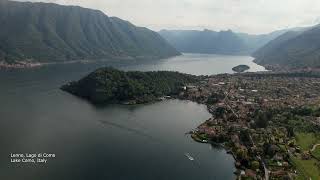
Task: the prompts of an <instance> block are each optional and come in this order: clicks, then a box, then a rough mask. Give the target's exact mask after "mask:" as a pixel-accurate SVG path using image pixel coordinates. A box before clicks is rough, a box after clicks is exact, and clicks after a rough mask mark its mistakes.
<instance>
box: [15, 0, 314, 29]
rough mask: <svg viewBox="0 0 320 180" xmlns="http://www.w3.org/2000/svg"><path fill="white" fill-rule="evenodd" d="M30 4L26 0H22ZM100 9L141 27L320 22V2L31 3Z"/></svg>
mask: <svg viewBox="0 0 320 180" xmlns="http://www.w3.org/2000/svg"><path fill="white" fill-rule="evenodd" d="M20 1H26V0H20ZM28 1H42V2H53V3H58V4H64V5H79V6H83V7H87V8H92V9H99V10H101V11H103V12H104V13H106V14H107V15H109V16H117V17H119V18H122V19H125V20H128V21H130V22H132V23H134V24H136V25H138V26H144V27H148V28H150V29H152V30H156V31H157V30H161V29H198V30H199V29H211V30H226V29H232V30H234V31H237V32H246V33H252V34H261V33H268V32H271V31H274V30H279V29H285V28H291V27H298V26H311V25H315V24H318V23H319V22H320V17H319V11H320V1H318V0H280V1H279V0H197V1H195V0H175V1H173V0H161V1H157V0H121V1H119V0H90V1H88V0H28Z"/></svg>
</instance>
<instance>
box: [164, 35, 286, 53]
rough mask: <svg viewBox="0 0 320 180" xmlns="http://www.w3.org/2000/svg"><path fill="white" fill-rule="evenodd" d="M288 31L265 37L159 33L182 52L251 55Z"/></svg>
mask: <svg viewBox="0 0 320 180" xmlns="http://www.w3.org/2000/svg"><path fill="white" fill-rule="evenodd" d="M286 31H287V30H281V31H275V32H272V33H269V34H263V35H250V34H246V33H235V32H233V31H231V30H228V31H220V32H216V31H211V30H204V31H196V30H161V31H160V32H159V33H160V35H161V36H162V37H164V38H165V39H166V40H167V41H168V42H170V43H171V44H172V45H173V46H174V47H175V48H177V49H178V50H179V51H181V52H187V53H208V54H231V55H232V54H242V55H250V54H251V53H253V52H254V51H255V50H257V49H259V48H260V47H262V46H264V45H265V44H267V43H268V42H269V41H271V40H273V39H274V38H276V37H278V36H279V35H281V34H283V33H285V32H286Z"/></svg>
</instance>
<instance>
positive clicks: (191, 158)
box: [184, 153, 194, 161]
mask: <svg viewBox="0 0 320 180" xmlns="http://www.w3.org/2000/svg"><path fill="white" fill-rule="evenodd" d="M184 155H185V156H186V157H187V158H188V159H189V160H190V161H193V160H194V158H193V157H192V156H191V155H190V154H189V153H185V154H184Z"/></svg>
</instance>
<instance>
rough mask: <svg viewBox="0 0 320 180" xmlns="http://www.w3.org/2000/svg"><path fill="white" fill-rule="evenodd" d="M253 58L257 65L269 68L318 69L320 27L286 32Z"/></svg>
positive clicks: (319, 61) (257, 52)
mask: <svg viewBox="0 0 320 180" xmlns="http://www.w3.org/2000/svg"><path fill="white" fill-rule="evenodd" d="M253 56H254V57H255V58H256V60H255V61H256V62H257V63H259V64H261V65H264V66H270V67H286V68H303V67H320V26H315V27H312V28H306V29H302V30H299V31H290V32H287V33H285V34H283V35H281V36H279V37H278V38H276V39H274V40H273V41H271V42H269V43H268V44H267V45H265V46H264V47H262V48H261V49H259V50H258V51H256V52H255V53H254V54H253Z"/></svg>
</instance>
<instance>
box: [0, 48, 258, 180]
mask: <svg viewBox="0 0 320 180" xmlns="http://www.w3.org/2000/svg"><path fill="white" fill-rule="evenodd" d="M251 61H252V58H251V57H245V56H219V55H200V54H185V55H183V56H180V57H175V58H170V59H166V60H161V61H158V62H157V63H142V64H140V65H134V64H133V63H125V62H121V63H119V62H117V63H115V62H113V63H111V62H110V63H99V64H70V65H52V66H48V67H43V68H38V69H31V70H30V69H29V70H11V71H3V70H2V71H0V100H1V106H0V119H1V120H0V147H1V148H0V179H6V180H16V179H17V180H21V179H24V180H43V179H46V180H56V179H59V180H64V179H65V180H72V179H77V180H82V179H90V180H91V179H94V180H100V179H110V180H128V179H129V180H143V179H146V180H153V179H154V180H167V179H185V180H189V179H190V180H193V179H196V180H198V179H201V180H205V179H223V180H228V179H234V175H233V172H234V170H235V168H234V164H233V163H234V160H233V158H232V157H231V156H230V155H228V154H226V152H225V150H223V149H221V148H217V147H211V146H210V145H208V144H199V143H196V142H194V141H193V140H192V139H191V138H190V137H189V136H186V135H185V133H186V132H188V131H190V130H192V129H193V128H195V127H196V126H197V125H199V124H200V123H201V122H203V121H204V120H206V119H207V118H209V117H210V114H209V113H208V111H207V110H206V107H205V106H203V105H199V104H196V103H193V102H189V101H179V100H168V101H163V102H159V103H154V104H149V105H137V106H120V105H109V106H106V107H99V108H98V107H95V106H93V105H91V104H90V103H88V102H86V101H84V100H82V99H79V98H77V97H75V96H72V95H70V94H68V93H65V92H63V91H61V90H59V87H60V86H61V85H62V84H64V83H66V82H69V81H71V80H77V79H80V78H81V77H83V76H85V75H86V74H87V73H89V72H91V71H93V70H94V69H96V68H98V67H101V66H107V65H112V66H114V67H117V68H120V69H124V70H144V71H145V70H176V71H181V72H186V73H192V74H216V73H224V72H231V68H232V67H233V66H235V65H239V64H248V65H250V66H251V70H253V71H258V70H263V68H261V67H260V66H258V65H255V64H254V63H252V62H251ZM10 153H55V154H56V157H55V158H54V159H49V162H48V163H47V164H32V163H19V164H15V163H10V157H9V156H10ZM185 153H189V154H190V155H191V156H193V157H194V158H195V160H194V161H190V160H189V159H188V158H187V157H186V156H185V155H184V154H185Z"/></svg>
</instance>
